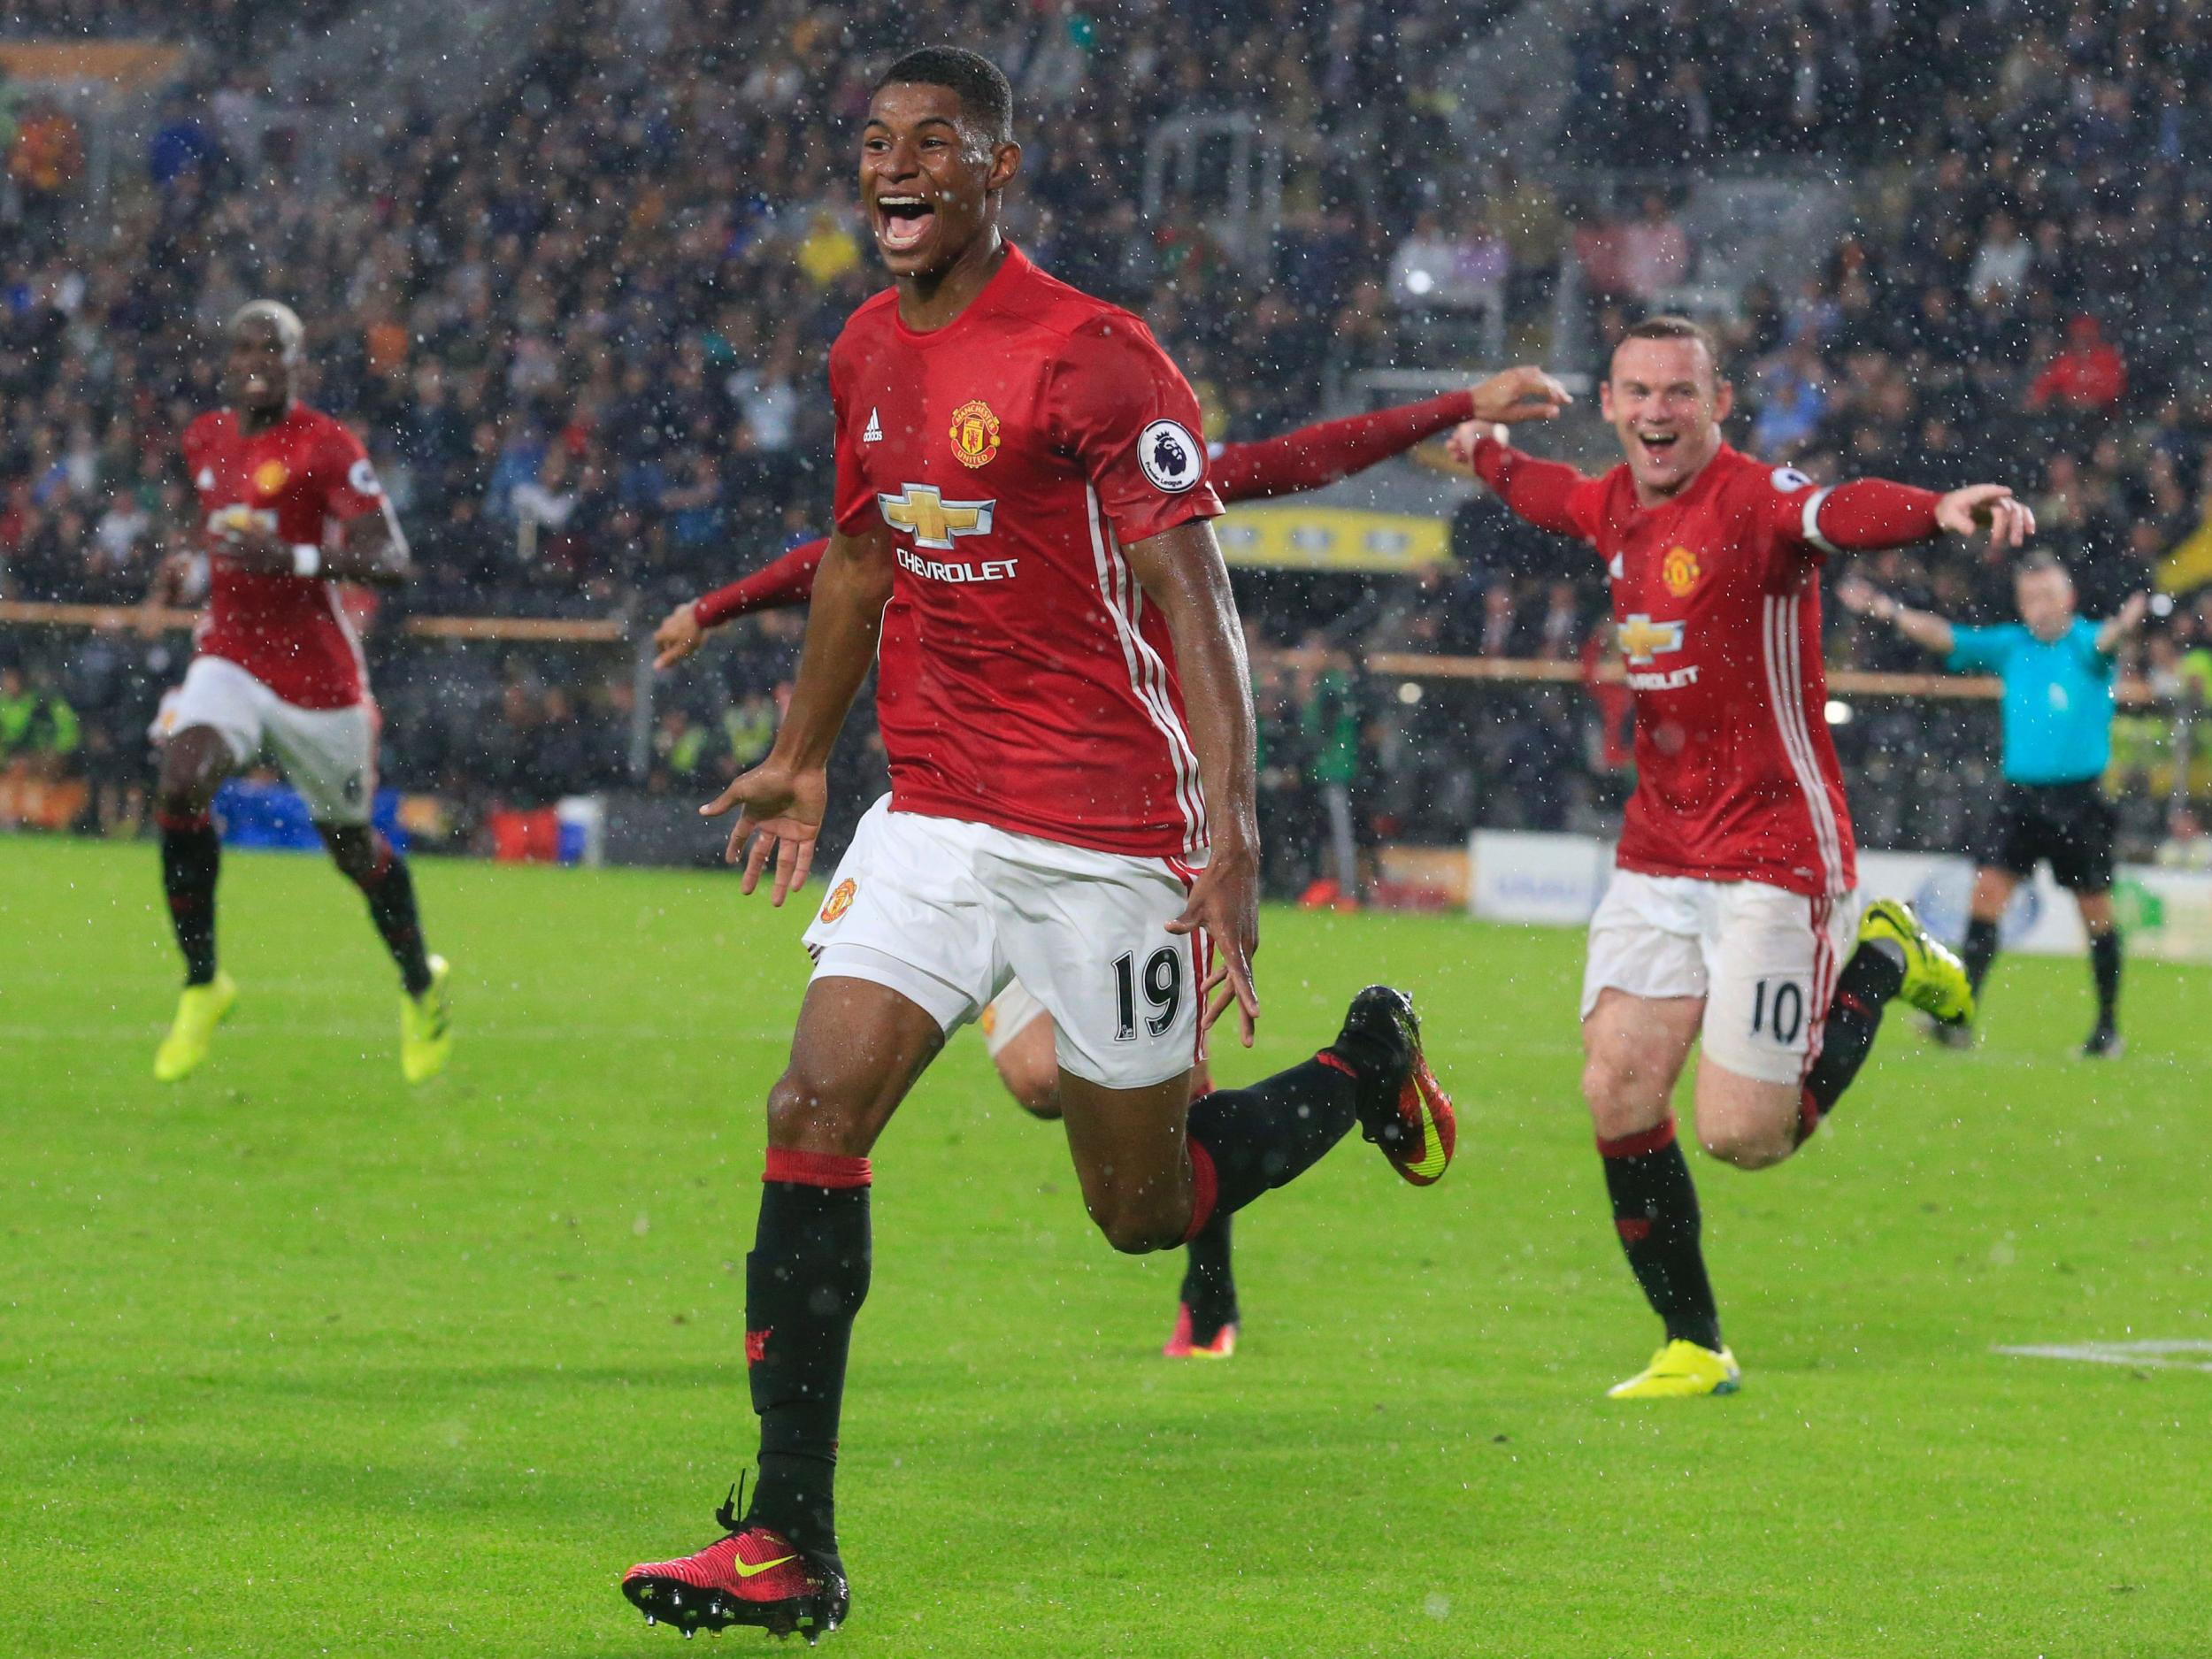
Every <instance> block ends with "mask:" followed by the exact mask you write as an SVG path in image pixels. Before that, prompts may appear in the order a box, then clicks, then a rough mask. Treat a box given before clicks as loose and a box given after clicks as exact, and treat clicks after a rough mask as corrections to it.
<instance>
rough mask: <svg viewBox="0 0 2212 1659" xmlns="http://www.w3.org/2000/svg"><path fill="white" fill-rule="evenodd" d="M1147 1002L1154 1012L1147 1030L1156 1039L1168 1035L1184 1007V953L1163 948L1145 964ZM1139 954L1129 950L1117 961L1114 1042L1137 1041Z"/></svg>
mask: <svg viewBox="0 0 2212 1659" xmlns="http://www.w3.org/2000/svg"><path fill="white" fill-rule="evenodd" d="M1143 984H1144V1000H1145V1001H1146V1002H1148V1003H1150V1004H1151V1008H1152V1011H1151V1012H1150V1013H1149V1014H1148V1015H1146V1016H1145V1021H1144V1028H1145V1030H1146V1031H1148V1032H1149V1033H1151V1034H1152V1035H1153V1036H1155V1037H1162V1036H1165V1035H1166V1034H1167V1030H1168V1027H1169V1026H1171V1025H1173V1024H1174V1023H1175V1016H1176V1013H1177V1011H1178V1010H1180V1009H1181V1007H1182V1005H1183V953H1182V952H1181V951H1180V950H1179V949H1176V948H1175V947H1174V946H1172V945H1163V946H1161V947H1160V949H1157V950H1156V951H1154V952H1153V953H1152V954H1151V955H1150V956H1147V957H1146V958H1145V961H1144V976H1143ZM1137 986H1138V975H1137V953H1136V952H1135V951H1133V950H1125V951H1123V952H1122V953H1121V955H1119V956H1116V957H1115V958H1114V1009H1115V1019H1114V1041H1116V1042H1134V1041H1136V1040H1137Z"/></svg>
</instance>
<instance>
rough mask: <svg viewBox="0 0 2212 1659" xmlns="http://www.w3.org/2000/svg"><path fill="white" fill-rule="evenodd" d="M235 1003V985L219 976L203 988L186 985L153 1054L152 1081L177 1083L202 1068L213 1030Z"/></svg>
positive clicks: (230, 979) (226, 976) (232, 981)
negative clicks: (174, 1016) (175, 1013)
mask: <svg viewBox="0 0 2212 1659" xmlns="http://www.w3.org/2000/svg"><path fill="white" fill-rule="evenodd" d="M237 1000H238V982H237V981H236V980H235V979H232V978H231V977H230V975H228V974H227V973H221V972H219V973H217V974H216V976H215V977H214V978H213V979H210V980H209V981H208V982H207V983H206V984H205V985H188V986H186V987H184V995H182V996H180V997H179V998H178V999H177V1017H176V1018H175V1020H174V1021H173V1022H172V1023H171V1025H170V1026H169V1034H168V1035H167V1036H166V1037H164V1038H163V1039H162V1040H161V1047H160V1048H157V1049H155V1050H154V1081H155V1082H157V1083H181V1082H183V1081H184V1079H187V1078H188V1077H190V1076H191V1075H192V1074H193V1073H194V1072H195V1071H198V1070H199V1069H200V1068H201V1067H202V1066H203V1065H205V1064H207V1056H208V1054H209V1052H210V1050H211V1049H212V1048H214V1046H215V1028H216V1026H218V1025H221V1024H222V1023H223V1021H224V1019H225V1018H227V1017H228V1015H229V1013H230V1005H231V1004H232V1003H233V1002H236V1001H237Z"/></svg>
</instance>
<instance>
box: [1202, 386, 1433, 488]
mask: <svg viewBox="0 0 2212 1659" xmlns="http://www.w3.org/2000/svg"><path fill="white" fill-rule="evenodd" d="M1474 410H1475V400H1474V394H1473V393H1472V392H1447V393H1445V394H1444V396H1441V397H1432V398H1430V399H1428V400H1427V401H1426V402H1425V403H1401V404H1399V405H1398V406H1397V407H1396V408H1394V409H1379V410H1377V411H1375V412H1374V413H1373V414H1371V415H1349V416H1347V417H1346V418H1345V419H1342V420H1324V421H1320V422H1318V423H1317V424H1316V425H1313V426H1301V427H1299V428H1298V429H1297V430H1296V431H1295V432H1286V433H1284V434H1282V435H1281V436H1280V437H1279V438H1264V439H1262V440H1261V441H1260V442H1257V443H1231V444H1225V445H1224V446H1223V447H1222V450H1221V453H1220V454H1219V455H1217V456H1216V457H1214V460H1213V464H1212V465H1210V466H1209V467H1208V468H1207V469H1206V477H1207V480H1208V481H1209V482H1210V483H1211V484H1212V485H1213V487H1214V489H1215V491H1216V493H1217V494H1218V495H1220V497H1221V499H1222V500H1224V501H1225V502H1228V501H1264V500H1266V499H1267V498H1268V497H1269V496H1271V495H1297V494H1298V493H1299V492H1300V491H1302V490H1309V489H1321V488H1325V487H1326V486H1328V485H1331V484H1333V483H1335V482H1337V480H1340V479H1346V478H1349V477H1351V476H1352V474H1353V473H1355V472H1365V471H1366V470H1367V469H1368V468H1369V467H1371V466H1374V465H1379V463H1381V462H1384V461H1387V460H1388V459H1390V457H1392V456H1394V455H1402V454H1404V453H1405V452H1406V451H1407V450H1408V449H1411V448H1412V447H1413V446H1414V445H1415V444H1417V443H1418V442H1421V441H1422V440H1423V439H1424V438H1433V437H1434V436H1436V435H1437V434H1439V433H1440V432H1448V431H1450V430H1451V429H1452V428H1453V427H1454V426H1458V425H1459V424H1460V423H1461V422H1462V421H1467V420H1472V419H1474Z"/></svg>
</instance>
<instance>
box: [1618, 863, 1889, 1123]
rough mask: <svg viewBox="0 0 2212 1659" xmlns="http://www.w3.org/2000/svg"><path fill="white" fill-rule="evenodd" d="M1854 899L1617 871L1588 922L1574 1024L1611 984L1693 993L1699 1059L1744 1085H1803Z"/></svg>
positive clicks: (1638, 990) (1647, 992)
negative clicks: (1699, 1015) (1698, 1010)
mask: <svg viewBox="0 0 2212 1659" xmlns="http://www.w3.org/2000/svg"><path fill="white" fill-rule="evenodd" d="M1859 907H1860V899H1859V895H1857V894H1855V893H1852V894H1847V895H1844V896H1842V897H1840V898H1816V899H1809V898H1807V897H1806V896H1805V895H1803V894H1801V893H1790V892H1786V891H1785V890H1784V889H1782V888H1780V887H1769V886H1767V885H1766V884H1765V883H1763V882H1758V881H1701V880H1698V879H1695V878H1694V877H1690V876H1648V875H1641V874H1639V873H1638V872H1635V871H1632V870H1616V871H1615V872H1613V879H1612V881H1611V883H1610V884H1609V886H1608V887H1606V889H1605V897H1604V899H1603V900H1602V901H1601V902H1600V903H1599V905H1598V908H1597V914H1596V915H1594V916H1593V917H1592V918H1590V955H1589V959H1588V962H1587V964H1586V966H1585V968H1584V970H1583V975H1582V1018H1585V1019H1587V1018H1590V1010H1593V1009H1594V1008H1595V1007H1596V1006H1597V1003H1598V993H1599V992H1600V991H1601V990H1604V989H1605V988H1606V987H1612V988H1614V989H1616V990H1620V991H1625V992H1627V993H1628V994H1629V995H1631V996H1651V997H1662V996H1701V997H1703V998H1704V999H1705V1018H1704V1023H1703V1025H1702V1026H1701V1028H1700V1032H1699V1041H1700V1042H1701V1044H1702V1045H1703V1048H1704V1051H1705V1057H1706V1058H1707V1059H1709V1060H1710V1061H1712V1062H1713V1063H1714V1064H1717V1065H1721V1066H1724V1067H1726V1068H1727V1069H1728V1070H1729V1071H1733V1072H1735V1073H1736V1074H1737V1075H1738V1076H1740V1077H1749V1078H1756V1079H1760V1080H1761V1081H1763V1082H1767V1083H1798V1082H1801V1081H1802V1080H1803V1079H1804V1075H1805V1073H1806V1071H1809V1069H1810V1068H1811V1066H1812V1063H1813V1062H1814V1060H1815V1059H1816V1058H1817V1057H1818V1056H1819V1054H1820V1040H1821V1034H1822V1032H1823V1031H1824V1028H1825V1026H1826V1023H1827V1018H1828V1002H1829V999H1830V998H1831V997H1832V996H1833V995H1835V990H1836V976H1837V974H1838V973H1839V972H1841V971H1842V968H1843V964H1844V962H1845V961H1846V959H1847V958H1848V957H1849V956H1850V954H1851V949H1852V941H1853V940H1854V938H1855V935H1856V933H1857V932H1858V926H1859Z"/></svg>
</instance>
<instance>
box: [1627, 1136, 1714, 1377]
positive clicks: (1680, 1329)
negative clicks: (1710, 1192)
mask: <svg viewBox="0 0 2212 1659" xmlns="http://www.w3.org/2000/svg"><path fill="white" fill-rule="evenodd" d="M1598 1155H1599V1156H1600V1157H1601V1158H1602V1159H1603V1160H1604V1163H1605V1190H1606V1192H1607V1194H1609V1196H1610V1197H1611V1198H1612V1200H1613V1230H1614V1231H1615V1232H1616V1233H1619V1234H1620V1238H1621V1248H1622V1250H1623V1251H1624V1253H1625V1254H1626V1255H1627V1256H1628V1265H1629V1267H1630V1268H1631V1269H1632V1271H1634V1273H1635V1275H1636V1282H1637V1283H1638V1284H1639V1285H1640V1286H1643V1291H1644V1300H1645V1301H1646V1302H1649V1303H1650V1304H1651V1310H1652V1311H1653V1312H1654V1313H1655V1314H1657V1315H1658V1316H1659V1317H1660V1319H1661V1320H1662V1321H1663V1322H1664V1324H1665V1325H1666V1327H1667V1340H1669V1341H1670V1342H1672V1341H1677V1340H1686V1341H1691V1342H1694V1343H1696V1344H1697V1345H1698V1346H1699V1347H1700V1348H1711V1349H1713V1350H1714V1351H1715V1352H1718V1351H1719V1349H1720V1345H1721V1342H1720V1310H1718V1309H1717V1308H1716V1307H1715V1306H1714V1304H1713V1286H1712V1283H1711V1281H1710V1280H1709V1279H1707V1278H1706V1277H1705V1253H1704V1251H1703V1249H1702V1248H1701V1247H1700V1245H1699V1242H1698V1240H1699V1235H1700V1233H1701V1231H1702V1224H1701V1220H1700V1217H1699V1215H1698V1208H1697V1187H1696V1186H1695V1185H1694V1183H1693V1182H1692V1181H1691V1179H1690V1166H1689V1164H1687V1163H1686V1162H1685V1161H1684V1160H1683V1156H1682V1147H1681V1143H1680V1142H1678V1141H1677V1140H1676V1139H1675V1135H1674V1119H1673V1118H1668V1119H1667V1121H1666V1122H1665V1123H1664V1124H1663V1125H1660V1126H1659V1127H1658V1128H1656V1129H1654V1130H1652V1131H1650V1132H1649V1133H1646V1134H1640V1135H1629V1136H1625V1137H1624V1138H1623V1139H1621V1140H1618V1141H1604V1140H1601V1141H1599V1142H1598Z"/></svg>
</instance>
